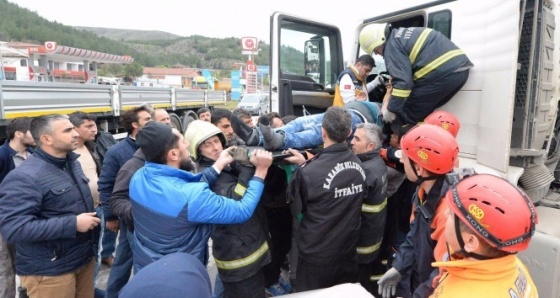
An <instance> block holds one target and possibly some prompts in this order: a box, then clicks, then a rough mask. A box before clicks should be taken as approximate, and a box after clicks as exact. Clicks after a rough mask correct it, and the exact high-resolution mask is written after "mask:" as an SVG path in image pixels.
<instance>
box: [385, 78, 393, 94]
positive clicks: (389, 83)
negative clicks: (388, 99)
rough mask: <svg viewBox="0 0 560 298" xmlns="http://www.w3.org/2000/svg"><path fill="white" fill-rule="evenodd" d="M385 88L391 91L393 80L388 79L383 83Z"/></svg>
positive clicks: (388, 91)
mask: <svg viewBox="0 0 560 298" xmlns="http://www.w3.org/2000/svg"><path fill="white" fill-rule="evenodd" d="M385 88H387V93H389V94H391V93H393V80H392V79H391V80H389V81H388V82H387V84H385Z"/></svg>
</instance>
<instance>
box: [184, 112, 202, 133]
mask: <svg viewBox="0 0 560 298" xmlns="http://www.w3.org/2000/svg"><path fill="white" fill-rule="evenodd" d="M197 119H198V116H197V115H196V113H195V112H194V111H186V112H185V114H184V115H183V129H184V130H185V131H186V130H187V128H188V127H189V124H190V123H191V122H193V121H194V120H197Z"/></svg>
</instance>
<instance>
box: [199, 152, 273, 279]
mask: <svg viewBox="0 0 560 298" xmlns="http://www.w3.org/2000/svg"><path fill="white" fill-rule="evenodd" d="M213 164H214V161H212V160H209V159H207V158H206V157H204V156H202V157H201V159H200V161H199V165H200V166H201V167H211V166H212V165H213ZM254 172H255V170H254V168H249V167H244V166H241V165H238V164H237V163H235V162H234V163H231V164H230V166H229V167H226V168H225V169H224V170H222V172H221V173H220V176H219V177H218V180H216V182H215V183H214V184H213V186H212V187H211V189H212V191H214V192H215V193H216V194H218V195H222V196H224V197H227V198H229V199H231V200H239V199H241V197H243V195H244V194H245V192H246V190H247V186H248V184H249V181H250V180H251V178H252V177H253V175H254ZM266 225H267V224H266V214H265V212H264V209H263V207H262V205H261V204H259V205H258V206H257V208H256V209H255V212H253V215H252V216H251V217H250V218H249V219H248V220H247V221H246V222H244V223H240V224H235V225H215V226H214V228H213V229H212V233H211V235H210V237H212V254H213V256H214V260H215V261H216V266H217V267H218V271H219V272H220V278H221V279H222V280H223V281H225V282H237V281H241V280H244V279H247V278H249V277H250V276H253V275H254V274H256V273H257V272H258V271H259V270H260V269H261V268H262V267H264V266H265V265H266V264H268V263H270V261H271V254H270V250H269V246H268V242H267V241H268V228H267V227H266Z"/></svg>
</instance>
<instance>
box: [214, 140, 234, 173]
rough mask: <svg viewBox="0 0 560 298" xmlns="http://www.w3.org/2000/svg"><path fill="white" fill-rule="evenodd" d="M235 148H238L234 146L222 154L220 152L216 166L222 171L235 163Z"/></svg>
mask: <svg viewBox="0 0 560 298" xmlns="http://www.w3.org/2000/svg"><path fill="white" fill-rule="evenodd" d="M235 148H237V147H235V146H232V147H229V148H227V149H225V150H223V151H222V152H220V156H219V157H218V159H217V160H216V162H215V163H214V166H215V167H216V168H218V169H219V170H220V171H221V170H223V169H224V168H225V167H226V166H227V165H229V164H230V163H232V162H233V155H232V154H231V151H232V150H234V149H235Z"/></svg>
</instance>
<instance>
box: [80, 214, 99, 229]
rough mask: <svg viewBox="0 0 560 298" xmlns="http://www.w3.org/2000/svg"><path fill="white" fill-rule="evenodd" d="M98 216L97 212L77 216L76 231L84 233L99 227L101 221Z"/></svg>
mask: <svg viewBox="0 0 560 298" xmlns="http://www.w3.org/2000/svg"><path fill="white" fill-rule="evenodd" d="M96 214H97V213H95V212H88V213H82V214H80V215H78V216H76V231H78V232H80V233H84V232H87V231H89V230H93V229H94V228H95V227H97V226H98V225H99V223H100V222H101V219H99V218H98V217H97V216H96Z"/></svg>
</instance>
